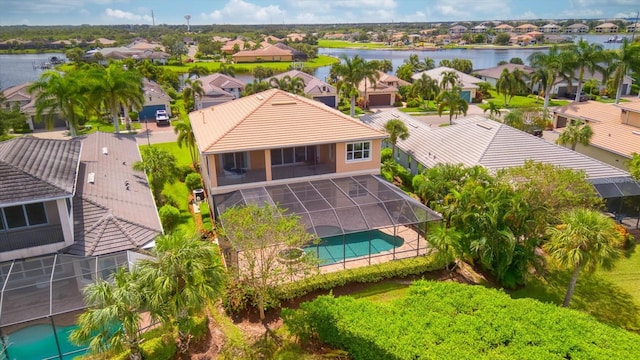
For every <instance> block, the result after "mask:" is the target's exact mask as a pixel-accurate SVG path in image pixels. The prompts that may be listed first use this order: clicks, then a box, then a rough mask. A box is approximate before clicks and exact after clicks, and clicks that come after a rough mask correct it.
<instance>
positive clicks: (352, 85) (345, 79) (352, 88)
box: [333, 55, 364, 117]
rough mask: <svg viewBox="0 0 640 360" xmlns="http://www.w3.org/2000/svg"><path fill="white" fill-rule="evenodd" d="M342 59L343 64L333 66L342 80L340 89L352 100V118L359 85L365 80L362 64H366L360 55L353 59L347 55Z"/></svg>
mask: <svg viewBox="0 0 640 360" xmlns="http://www.w3.org/2000/svg"><path fill="white" fill-rule="evenodd" d="M340 58H341V59H342V62H341V63H339V64H335V65H334V66H333V68H334V72H335V74H336V75H337V76H339V77H340V78H341V80H342V86H340V88H341V89H344V92H345V93H346V94H347V96H348V97H350V98H351V110H350V112H349V113H350V115H351V117H355V116H356V110H355V109H356V96H358V85H359V84H360V82H361V81H362V80H363V79H364V75H363V72H362V67H363V65H362V63H363V62H364V59H362V58H361V57H360V56H358V55H356V56H354V57H353V58H350V57H348V56H347V55H342V56H341V57H340Z"/></svg>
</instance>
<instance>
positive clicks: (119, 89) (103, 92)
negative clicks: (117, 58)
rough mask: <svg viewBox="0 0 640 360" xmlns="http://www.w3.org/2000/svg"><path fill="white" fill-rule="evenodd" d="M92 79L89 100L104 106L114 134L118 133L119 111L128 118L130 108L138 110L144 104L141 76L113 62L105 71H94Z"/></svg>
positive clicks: (133, 70)
mask: <svg viewBox="0 0 640 360" xmlns="http://www.w3.org/2000/svg"><path fill="white" fill-rule="evenodd" d="M93 79H94V81H93V86H92V91H91V95H90V96H91V98H92V99H93V100H94V101H97V102H101V103H103V104H104V105H105V106H106V108H107V109H108V110H109V113H110V114H111V116H112V119H113V125H114V127H115V130H116V133H117V132H120V121H119V119H118V114H119V113H120V110H121V109H123V110H124V115H125V118H128V112H129V108H130V107H134V108H138V109H139V108H142V105H143V104H144V91H143V86H142V76H141V75H140V73H139V72H138V71H136V70H135V69H131V68H128V69H125V68H124V67H123V66H122V64H120V63H117V62H113V63H111V64H109V66H107V67H106V68H105V69H101V70H98V71H95V72H94V75H93Z"/></svg>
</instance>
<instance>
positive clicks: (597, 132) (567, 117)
mask: <svg viewBox="0 0 640 360" xmlns="http://www.w3.org/2000/svg"><path fill="white" fill-rule="evenodd" d="M571 123H586V124H589V126H591V129H592V130H593V137H592V138H591V141H590V143H589V146H583V145H578V146H577V147H576V151H579V152H581V153H583V154H586V155H588V156H591V157H593V158H595V159H598V160H600V161H602V162H605V163H607V164H611V165H613V166H616V167H618V168H621V169H626V168H627V161H628V160H629V159H630V158H631V156H632V154H633V153H634V152H635V153H639V154H640V141H639V140H640V135H639V134H640V101H638V100H636V101H633V102H629V103H620V104H618V105H615V104H603V103H601V102H597V101H587V102H581V103H571V104H568V105H565V106H562V107H559V108H557V109H554V110H553V127H554V129H556V130H557V131H563V130H564V129H565V128H566V126H568V125H569V124H571Z"/></svg>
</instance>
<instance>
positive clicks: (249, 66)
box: [162, 55, 339, 74]
mask: <svg viewBox="0 0 640 360" xmlns="http://www.w3.org/2000/svg"><path fill="white" fill-rule="evenodd" d="M338 61H339V60H337V59H336V58H334V57H331V56H327V55H318V57H317V58H315V59H311V60H309V61H305V62H303V63H302V65H303V66H305V67H310V68H318V67H323V66H327V65H331V64H334V63H337V62H338ZM220 64H221V63H220V62H218V61H203V62H193V63H183V64H182V65H164V66H162V68H164V69H168V70H172V71H174V72H176V73H180V74H186V73H188V72H189V69H191V68H192V67H194V66H196V65H197V66H201V67H204V68H207V69H208V70H209V71H211V72H215V71H217V70H218V69H220ZM291 64H292V62H290V61H274V62H266V61H265V62H255V63H239V64H231V65H229V66H230V67H233V69H234V70H235V72H236V73H238V74H249V73H251V72H253V69H255V68H256V67H258V66H262V67H265V68H268V69H272V70H273V71H275V72H285V71H287V70H289V66H291Z"/></svg>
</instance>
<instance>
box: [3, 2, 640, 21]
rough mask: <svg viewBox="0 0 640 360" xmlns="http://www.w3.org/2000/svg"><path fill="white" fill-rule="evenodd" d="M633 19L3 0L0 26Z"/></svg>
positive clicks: (483, 6) (616, 7) (562, 11)
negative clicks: (152, 15)
mask: <svg viewBox="0 0 640 360" xmlns="http://www.w3.org/2000/svg"><path fill="white" fill-rule="evenodd" d="M152 11H153V14H154V17H155V23H156V24H172V25H176V24H186V20H185V16H186V15H189V16H190V17H191V18H190V20H189V23H190V24H192V25H211V24H335V23H390V22H448V21H475V20H520V19H522V20H526V19H564V18H574V19H575V18H583V19H611V18H631V19H635V17H636V12H637V11H640V0H560V1H558V0H536V1H524V0H482V1H478V0H455V1H454V0H183V1H180V0H0V25H80V24H91V25H112V24H152V17H151V13H152Z"/></svg>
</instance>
